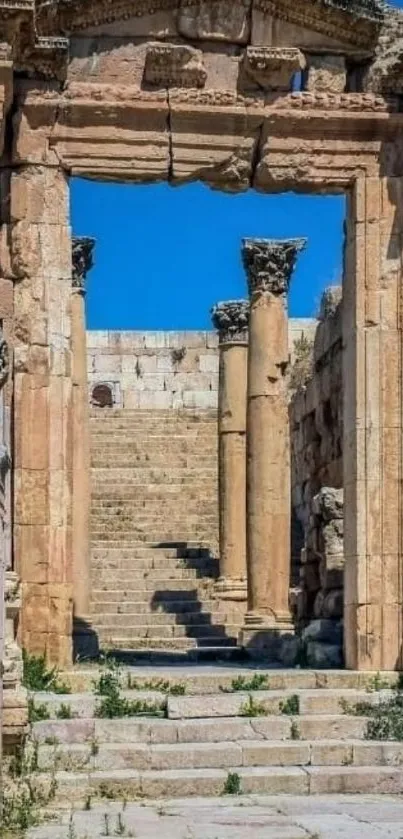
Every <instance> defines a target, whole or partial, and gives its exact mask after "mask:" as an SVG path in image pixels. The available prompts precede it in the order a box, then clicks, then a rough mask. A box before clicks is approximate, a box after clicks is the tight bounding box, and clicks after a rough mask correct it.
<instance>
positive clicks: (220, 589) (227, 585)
mask: <svg viewBox="0 0 403 839" xmlns="http://www.w3.org/2000/svg"><path fill="white" fill-rule="evenodd" d="M214 590H215V593H216V595H217V597H218V598H219V599H220V600H236V601H237V602H240V603H245V602H246V600H247V597H248V586H247V581H246V579H234V578H233V577H220V578H219V579H218V580H217V582H216V584H215V586H214Z"/></svg>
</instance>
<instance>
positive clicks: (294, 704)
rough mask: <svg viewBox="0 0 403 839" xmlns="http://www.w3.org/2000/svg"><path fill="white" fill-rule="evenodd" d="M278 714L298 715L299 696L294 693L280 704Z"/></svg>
mask: <svg viewBox="0 0 403 839" xmlns="http://www.w3.org/2000/svg"><path fill="white" fill-rule="evenodd" d="M280 713H281V714H288V715H289V716H296V715H298V714H299V696H298V695H297V694H296V693H294V694H293V695H292V696H289V697H288V698H287V699H285V700H284V702H280Z"/></svg>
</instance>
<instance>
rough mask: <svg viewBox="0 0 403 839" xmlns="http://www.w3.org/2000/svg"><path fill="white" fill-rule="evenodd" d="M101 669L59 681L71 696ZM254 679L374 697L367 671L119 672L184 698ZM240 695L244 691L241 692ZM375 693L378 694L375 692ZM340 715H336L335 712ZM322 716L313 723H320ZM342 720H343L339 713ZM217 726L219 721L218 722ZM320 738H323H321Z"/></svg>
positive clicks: (74, 672) (387, 677) (388, 679)
mask: <svg viewBox="0 0 403 839" xmlns="http://www.w3.org/2000/svg"><path fill="white" fill-rule="evenodd" d="M101 672H103V669H102V668H100V667H99V666H93V665H91V667H88V666H87V667H86V666H85V665H84V664H80V665H79V666H75V667H73V668H71V669H69V670H66V671H64V672H63V681H67V682H68V683H69V684H70V686H71V688H72V690H73V692H78V691H84V692H86V691H91V690H92V685H93V680H94V678H96V677H97V676H98V675H99V674H100V673H101ZM256 676H260V677H264V678H265V680H266V682H267V688H266V690H277V691H279V690H283V691H284V690H285V691H298V690H308V691H312V690H315V689H316V690H318V691H319V692H320V695H322V694H323V691H326V690H328V689H331V690H360V691H363V692H365V694H366V696H367V697H368V694H370V693H371V694H372V693H374V692H375V691H374V687H373V685H374V673H372V672H368V671H354V670H308V669H302V668H297V669H284V668H278V667H276V668H275V669H270V668H265V667H262V666H245V665H242V667H239V666H237V665H235V666H234V665H225V666H223V665H222V664H218V665H216V666H214V665H213V666H206V665H203V666H200V665H192V666H191V667H188V666H186V667H178V666H176V667H174V668H172V665H171V663H170V662H168V663H167V664H165V666H162V665H159V666H158V667H145V666H144V665H138V666H136V665H132V664H124V665H121V668H120V678H121V679H122V680H123V682H122V683H128V679H129V678H130V680H133V679H135V680H136V683H138V684H142V685H143V684H144V683H147V684H148V683H149V682H150V681H153V682H155V681H158V680H161V679H164V680H165V681H169V682H172V681H173V682H174V683H176V682H177V681H180V682H181V683H185V684H186V694H187V695H204V694H211V693H213V694H221V693H222V690H223V689H225V690H229V689H231V688H232V686H233V684H232V683H233V681H234V680H237V681H239V679H240V678H242V679H243V680H244V681H246V682H250V680H251V679H252V678H255V677H256ZM397 680H398V673H396V672H383V673H382V682H383V683H385V684H389V685H390V687H393V685H396V682H397ZM243 692H244V693H246V692H247V691H246V690H244V691H243ZM376 693H378V691H376ZM338 713H340V711H338ZM322 718H323V717H322V716H320V717H317V718H316V719H318V720H322ZM341 719H342V720H344V719H345V714H344V712H343V714H342V717H341ZM218 725H219V721H218ZM321 737H322V738H325V737H326V734H322V735H321Z"/></svg>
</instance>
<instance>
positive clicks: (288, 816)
mask: <svg viewBox="0 0 403 839" xmlns="http://www.w3.org/2000/svg"><path fill="white" fill-rule="evenodd" d="M103 836H126V837H135V839H157V837H160V839H403V798H399V797H396V796H384V795H383V796H376V795H372V796H364V795H360V796H354V795H350V796H341V795H339V796H313V797H311V798H307V797H296V796H258V795H255V796H240V797H231V798H229V797H225V798H192V799H180V800H176V801H154V802H147V803H143V802H137V803H130V804H126V805H125V804H122V803H120V802H117V801H114V802H108V801H105V802H102V803H101V804H96V805H94V807H93V808H91V810H90V811H88V810H87V811H80V812H76V813H74V815H73V816H72V815H71V814H70V813H69V812H67V811H65V813H64V814H63V816H62V817H61V819H60V820H59V822H58V823H56V824H55V823H54V822H53V823H52V824H51V825H47V826H44V827H40V828H35V829H32V830H30V831H29V832H28V834H27V837H26V839H73V837H74V839H101V837H103Z"/></svg>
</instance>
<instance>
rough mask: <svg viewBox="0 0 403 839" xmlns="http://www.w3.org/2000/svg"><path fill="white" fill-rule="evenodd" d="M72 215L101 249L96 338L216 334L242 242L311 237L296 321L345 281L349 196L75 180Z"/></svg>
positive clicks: (293, 308)
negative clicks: (113, 333)
mask: <svg viewBox="0 0 403 839" xmlns="http://www.w3.org/2000/svg"><path fill="white" fill-rule="evenodd" d="M395 5H398V6H402V5H403V0H396V3H395ZM71 206H72V225H73V231H74V233H75V234H76V235H90V236H95V238H96V239H97V245H96V251H95V267H94V268H93V270H92V271H91V273H90V274H89V277H88V284H87V289H88V293H87V325H88V328H89V329H140V330H142V329H209V328H210V327H211V322H210V316H209V310H210V308H211V306H212V305H213V304H214V303H215V302H217V301H218V300H226V299H230V298H237V297H243V296H245V295H246V285H245V275H244V272H243V269H242V265H241V259H240V242H241V239H242V237H243V236H263V237H286V236H306V237H307V239H308V245H307V248H306V251H305V252H304V253H303V254H302V255H301V256H300V258H299V262H298V266H297V270H296V272H295V275H294V278H293V282H292V286H291V291H290V315H292V316H293V317H309V316H312V315H314V314H315V313H316V312H317V309H318V304H319V300H320V295H321V292H322V290H323V289H324V288H325V287H326V286H327V285H332V284H334V283H337V282H339V281H340V278H341V271H342V267H341V266H342V242H343V220H344V217H345V200H344V198H343V197H341V196H340V197H339V196H332V197H324V196H318V197H316V196H304V195H293V194H286V195H261V194H259V193H255V192H253V191H250V192H248V193H243V194H240V195H227V194H224V193H220V192H216V191H213V190H211V189H209V188H208V187H205V186H203V185H202V184H199V183H196V184H189V185H186V186H181V187H170V186H168V185H167V184H156V185H148V186H136V185H124V184H107V183H93V182H92V181H85V180H80V179H73V180H72V182H71Z"/></svg>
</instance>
